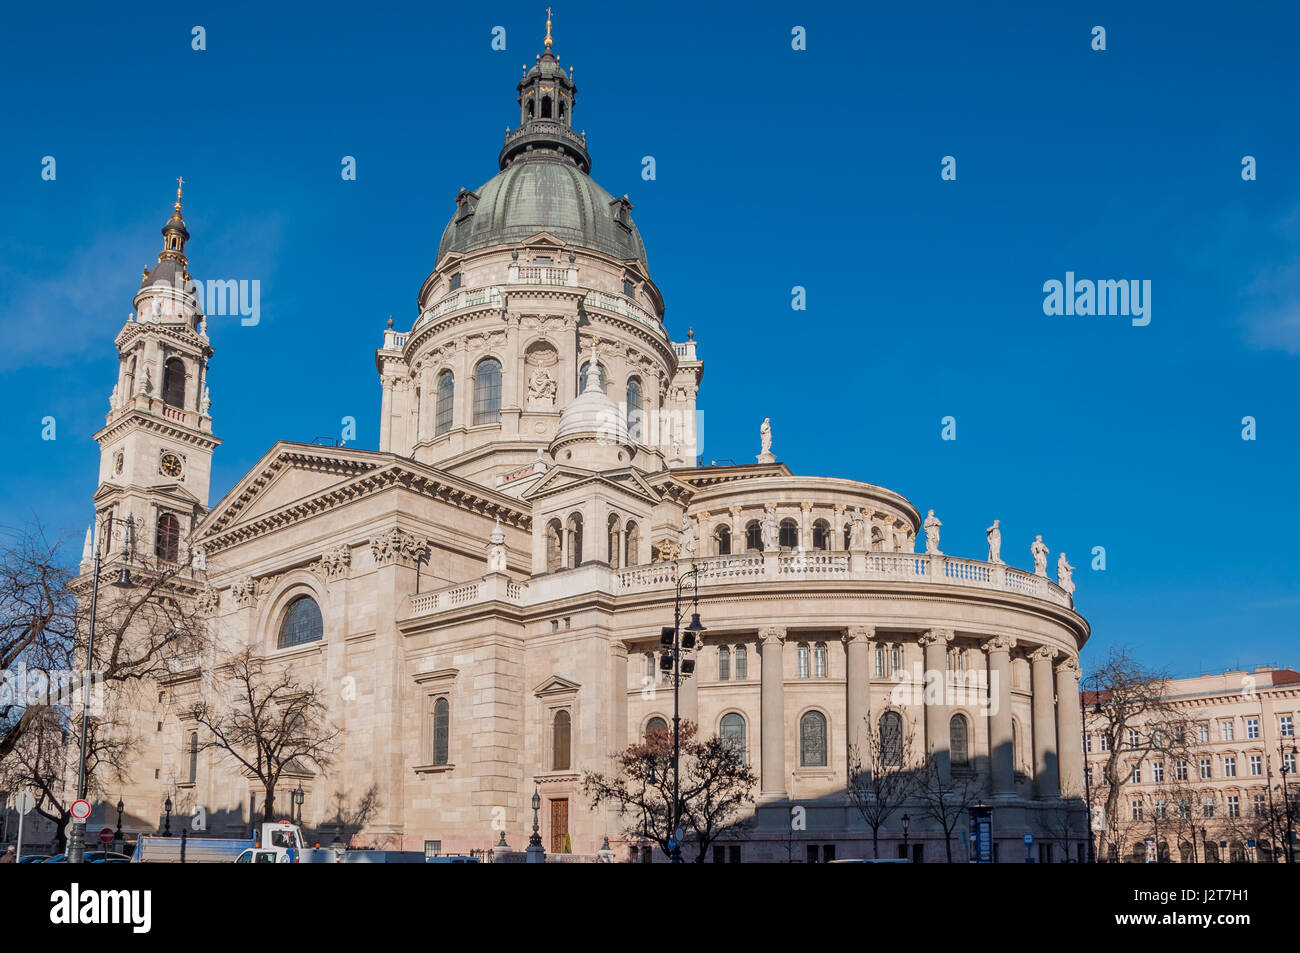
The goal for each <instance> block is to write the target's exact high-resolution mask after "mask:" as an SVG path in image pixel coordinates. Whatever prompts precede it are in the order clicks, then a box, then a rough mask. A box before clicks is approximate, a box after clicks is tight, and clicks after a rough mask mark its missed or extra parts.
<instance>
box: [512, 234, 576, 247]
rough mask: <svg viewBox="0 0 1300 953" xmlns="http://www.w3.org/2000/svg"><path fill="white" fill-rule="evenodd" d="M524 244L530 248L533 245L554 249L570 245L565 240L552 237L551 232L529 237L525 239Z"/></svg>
mask: <svg viewBox="0 0 1300 953" xmlns="http://www.w3.org/2000/svg"><path fill="white" fill-rule="evenodd" d="M523 244H525V245H528V246H530V247H531V246H533V245H546V246H549V247H552V248H563V247H565V246H566V245H567V244H568V243H567V242H566V241H565V240H564V239H562V238H557V237H556V236H554V235H552V234H551V233H550V232H546V231H542V232H538V233H537V234H535V235H529V236H528V237H527V238H525V239H524V241H523Z"/></svg>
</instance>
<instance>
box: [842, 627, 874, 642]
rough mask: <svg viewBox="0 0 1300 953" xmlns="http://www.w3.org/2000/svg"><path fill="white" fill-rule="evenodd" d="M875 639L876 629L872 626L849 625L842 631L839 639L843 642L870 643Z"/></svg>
mask: <svg viewBox="0 0 1300 953" xmlns="http://www.w3.org/2000/svg"><path fill="white" fill-rule="evenodd" d="M875 637H876V627H875V626H874V625H851V626H849V627H848V628H847V629H845V630H844V633H843V634H842V635H841V638H842V639H843V640H844V642H845V643H846V644H847V643H850V642H870V641H871V640H872V639H874V638H875Z"/></svg>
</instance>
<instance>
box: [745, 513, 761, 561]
mask: <svg viewBox="0 0 1300 953" xmlns="http://www.w3.org/2000/svg"><path fill="white" fill-rule="evenodd" d="M745 549H746V550H747V551H748V552H751V553H754V552H759V553H761V552H762V551H763V529H762V527H761V526H759V525H758V520H750V521H749V522H748V523H746V524H745Z"/></svg>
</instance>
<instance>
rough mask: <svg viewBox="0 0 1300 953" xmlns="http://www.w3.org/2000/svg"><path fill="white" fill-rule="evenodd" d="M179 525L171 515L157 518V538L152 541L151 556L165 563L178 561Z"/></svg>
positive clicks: (179, 544) (165, 514)
mask: <svg viewBox="0 0 1300 953" xmlns="http://www.w3.org/2000/svg"><path fill="white" fill-rule="evenodd" d="M180 551H181V524H180V520H178V519H177V518H176V517H175V516H173V515H172V514H171V513H164V514H163V515H162V516H160V517H158V536H157V539H156V540H154V549H153V554H154V555H155V556H157V557H158V558H159V559H160V560H162V561H163V562H165V563H174V562H177V561H178V560H179V559H180Z"/></svg>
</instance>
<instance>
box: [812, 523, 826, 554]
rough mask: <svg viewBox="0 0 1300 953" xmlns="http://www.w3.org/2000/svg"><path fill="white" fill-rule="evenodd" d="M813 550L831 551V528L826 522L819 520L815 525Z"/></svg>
mask: <svg viewBox="0 0 1300 953" xmlns="http://www.w3.org/2000/svg"><path fill="white" fill-rule="evenodd" d="M812 548H813V549H830V548H831V527H830V524H829V523H827V522H826V521H825V520H818V521H817V522H815V523H813V530H812Z"/></svg>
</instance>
